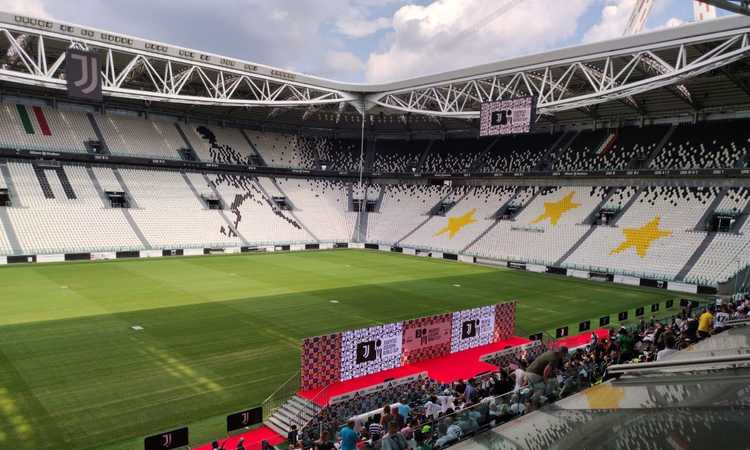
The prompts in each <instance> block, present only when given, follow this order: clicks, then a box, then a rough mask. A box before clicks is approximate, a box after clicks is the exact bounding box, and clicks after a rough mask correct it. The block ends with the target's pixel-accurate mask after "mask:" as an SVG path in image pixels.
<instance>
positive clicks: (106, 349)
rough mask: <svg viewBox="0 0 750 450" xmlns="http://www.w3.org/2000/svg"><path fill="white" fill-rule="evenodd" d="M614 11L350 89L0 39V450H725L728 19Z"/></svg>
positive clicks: (65, 33) (733, 372)
mask: <svg viewBox="0 0 750 450" xmlns="http://www.w3.org/2000/svg"><path fill="white" fill-rule="evenodd" d="M524 1H526V0H515V1H506V2H501V3H502V5H501V8H514V7H516V6H518V5H522V4H523V3H524ZM631 3H633V4H634V5H635V6H634V7H633V10H632V12H631V13H630V17H629V19H628V23H627V27H626V30H625V31H624V33H623V35H622V37H619V38H616V39H609V40H604V41H599V42H593V43H584V44H577V45H574V46H571V47H565V48H561V49H555V50H548V51H545V52H542V53H529V54H524V55H521V56H517V57H513V58H509V59H505V60H501V61H496V62H491V63H488V64H484V65H480V66H473V67H468V68H464V69H459V70H453V71H448V72H443V73H434V74H432V75H426V76H421V77H416V78H408V79H403V80H400V81H393V82H382V83H374V84H373V83H371V84H364V83H347V82H339V81H334V80H331V79H326V78H321V77H317V76H312V75H305V74H302V73H298V72H295V71H292V70H287V69H283V68H279V67H274V66H271V65H264V64H261V63H260V62H249V61H245V60H242V59H236V58H234V57H232V56H222V55H218V54H214V53H211V52H207V51H203V50H200V49H191V48H186V47H181V46H178V45H173V44H171V43H164V42H158V41H156V40H153V39H151V38H150V37H149V36H138V37H135V36H130V35H126V34H120V33H115V32H111V31H106V30H103V29H100V28H96V27H93V26H87V25H79V24H75V23H67V22H63V21H57V20H51V19H47V18H42V17H34V16H30V15H24V14H17V13H0V55H2V56H0V59H1V61H0V308H1V309H0V311H1V313H0V449H8V450H11V449H13V450H31V449H34V450H132V449H144V450H156V449H162V450H165V449H167V450H168V449H185V448H190V449H200V450H211V449H219V448H221V449H225V450H230V449H231V450H235V449H237V450H245V449H247V450H250V449H252V450H271V449H278V450H289V449H305V450H306V449H315V450H332V449H334V448H336V449H338V450H355V449H358V450H379V449H383V450H406V449H407V448H408V449H420V450H432V449H443V448H449V447H451V448H454V449H456V450H459V449H460V450H464V449H466V450H469V449H485V450H489V449H493V450H494V449H498V450H500V449H503V450H504V449H509V450H510V449H662V448H664V449H722V450H731V449H747V448H748V444H747V443H748V437H747V436H748V429H750V427H748V424H750V409H748V408H750V389H748V383H749V382H750V328H747V324H748V323H750V294H749V293H750V15H749V14H750V12H749V11H748V7H749V5H748V3H747V2H745V1H725V0H715V1H696V2H694V9H695V14H694V20H692V21H690V22H689V23H685V24H683V25H681V26H676V27H670V28H661V29H656V30H650V31H646V30H644V23H645V22H646V19H647V18H648V16H649V13H650V12H651V11H652V8H653V7H654V3H655V2H654V1H653V0H638V1H633V2H631ZM656 3H658V2H656ZM717 8H719V9H717ZM498 11H501V10H498ZM717 11H719V13H718V14H717ZM727 11H729V12H731V14H730V13H728V12H727ZM501 15H502V11H501V13H500V14H495V15H491V16H488V17H487V18H486V21H494V20H503V19H502V18H501V17H500V16H501Z"/></svg>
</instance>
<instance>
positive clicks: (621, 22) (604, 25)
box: [583, 0, 637, 42]
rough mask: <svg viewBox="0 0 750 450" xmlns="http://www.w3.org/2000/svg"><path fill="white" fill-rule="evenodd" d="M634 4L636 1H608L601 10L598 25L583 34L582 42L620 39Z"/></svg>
mask: <svg viewBox="0 0 750 450" xmlns="http://www.w3.org/2000/svg"><path fill="white" fill-rule="evenodd" d="M636 3H637V2H636V0H614V1H612V0H610V1H609V3H608V4H607V5H606V6H605V7H604V8H603V9H602V14H601V19H600V20H599V23H597V24H596V25H594V26H592V27H591V28H589V30H588V31H586V33H584V35H583V42H596V41H604V40H607V39H614V38H618V37H621V36H622V35H623V33H624V32H625V27H627V25H628V20H629V19H630V15H631V14H632V12H633V8H635V5H636Z"/></svg>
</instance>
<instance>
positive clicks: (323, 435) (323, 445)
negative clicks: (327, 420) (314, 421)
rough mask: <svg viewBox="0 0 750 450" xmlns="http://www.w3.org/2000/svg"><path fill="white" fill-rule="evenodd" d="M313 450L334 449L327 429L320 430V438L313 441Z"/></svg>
mask: <svg viewBox="0 0 750 450" xmlns="http://www.w3.org/2000/svg"><path fill="white" fill-rule="evenodd" d="M313 448H314V449H315V450H334V449H335V446H334V445H333V442H332V441H331V438H330V436H329V434H328V431H326V430H323V431H321V432H320V438H319V439H318V440H317V441H315V442H314V443H313Z"/></svg>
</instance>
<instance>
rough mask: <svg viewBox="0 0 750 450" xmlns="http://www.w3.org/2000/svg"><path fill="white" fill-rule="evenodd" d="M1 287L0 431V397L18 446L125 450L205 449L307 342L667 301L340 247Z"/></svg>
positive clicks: (100, 271) (99, 271)
mask: <svg viewBox="0 0 750 450" xmlns="http://www.w3.org/2000/svg"><path fill="white" fill-rule="evenodd" d="M0 284H1V285H3V286H4V293H6V292H7V293H8V294H9V295H5V296H3V299H2V300H1V301H0V306H1V307H2V308H3V312H4V314H3V315H2V316H0V352H1V353H0V354H1V355H2V357H0V374H14V375H12V377H11V378H7V377H8V375H4V376H5V377H6V378H5V379H2V377H3V375H0V381H3V383H0V386H8V389H7V391H8V392H7V393H6V394H4V395H5V396H4V397H0V433H4V434H5V438H6V439H13V438H14V436H13V435H12V432H11V430H13V429H14V426H15V425H14V423H16V422H17V421H18V420H19V419H18V418H17V417H16V418H15V419H14V418H13V416H12V415H10V414H5V415H3V413H2V404H3V403H2V402H3V401H5V402H6V404H8V405H9V404H13V405H15V406H14V407H15V408H16V410H17V411H20V412H21V414H22V415H23V417H25V418H27V419H26V420H31V424H32V428H33V430H34V433H35V434H34V435H35V436H42V437H44V438H43V439H42V438H40V439H32V440H31V441H29V442H22V441H16V440H15V439H14V440H13V445H14V448H16V449H19V450H27V449H28V450H31V449H34V450H39V449H41V450H53V449H54V450H57V449H60V448H63V449H66V448H70V449H76V450H93V449H97V450H125V449H132V448H137V447H140V446H141V445H142V437H143V436H145V435H148V434H151V433H155V432H159V431H162V430H165V429H168V428H171V427H174V426H181V425H190V427H191V436H192V440H193V443H200V442H206V441H208V440H210V439H211V438H213V437H216V436H221V435H223V434H224V430H223V415H224V414H227V413H230V412H233V411H237V410H241V409H244V408H245V407H248V406H252V405H256V404H258V403H259V402H260V401H262V400H263V399H264V398H265V397H266V396H267V395H268V394H270V393H271V392H273V391H274V390H275V389H276V387H277V386H278V385H279V384H281V383H283V382H284V381H285V380H286V379H287V378H289V377H290V376H291V375H292V374H294V373H295V372H296V371H297V370H298V369H299V354H300V349H299V342H300V339H301V338H303V337H305V336H311V335H320V334H325V333H330V332H333V331H338V330H345V329H352V328H357V327H363V326H368V325H373V324H376V323H387V322H392V321H396V320H404V319H408V318H413V317H417V316H423V315H429V314H436V313H442V312H448V311H455V310H460V309H465V308H469V307H476V306H482V305H488V304H493V303H498V302H502V301H507V300H513V299H517V300H518V301H519V305H518V323H519V327H520V328H522V329H525V330H529V331H537V330H542V329H545V330H548V329H551V328H554V327H556V326H559V325H565V324H569V323H573V322H575V321H577V320H579V319H580V320H584V319H589V318H592V317H596V316H598V315H604V314H610V313H616V312H618V311H620V310H624V309H632V308H634V307H636V306H643V305H648V304H650V303H655V302H657V301H663V300H664V299H666V298H675V297H678V296H677V295H673V294H672V293H668V292H666V291H663V290H655V289H639V288H633V287H628V286H618V285H602V284H600V283H595V282H588V281H583V280H577V279H571V278H566V277H557V276H547V275H539V274H532V273H527V272H518V271H509V270H503V269H496V268H489V267H483V266H477V265H469V264H462V263H457V262H448V261H442V260H435V259H424V258H414V257H411V256H407V255H400V254H391V253H383V252H369V251H338V250H337V251H332V252H300V253H278V254H253V255H242V256H226V257H213V256H212V257H198V258H195V257H194V258H189V257H188V258H164V259H154V260H127V261H114V262H105V263H82V264H78V263H76V264H51V265H28V266H13V267H4V268H0ZM455 285H460V287H456V286H455ZM62 286H66V288H62ZM571 293H574V295H573V294H571ZM331 300H335V301H336V302H337V303H331ZM132 325H140V326H142V327H143V328H144V329H143V330H142V331H134V330H132V329H131V328H130V327H131V326H132ZM3 399H5V400H3ZM14 421H15V422H14ZM0 439H1V438H0ZM6 442H9V441H6ZM3 446H4V444H3V443H2V442H0V447H3Z"/></svg>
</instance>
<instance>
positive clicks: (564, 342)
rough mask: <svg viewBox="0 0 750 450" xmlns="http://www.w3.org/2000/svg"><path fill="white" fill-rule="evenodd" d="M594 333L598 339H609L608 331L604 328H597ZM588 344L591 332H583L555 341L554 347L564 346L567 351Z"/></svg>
mask: <svg viewBox="0 0 750 450" xmlns="http://www.w3.org/2000/svg"><path fill="white" fill-rule="evenodd" d="M594 333H596V335H597V336H598V337H599V339H604V338H608V337H609V330H605V329H604V328H599V329H598V330H594ZM590 342H591V331H585V332H583V333H581V334H577V335H575V336H568V337H566V338H562V339H558V340H556V341H555V345H559V346H565V347H568V348H569V349H574V348H578V347H583V346H584V345H588V344H589V343H590Z"/></svg>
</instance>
